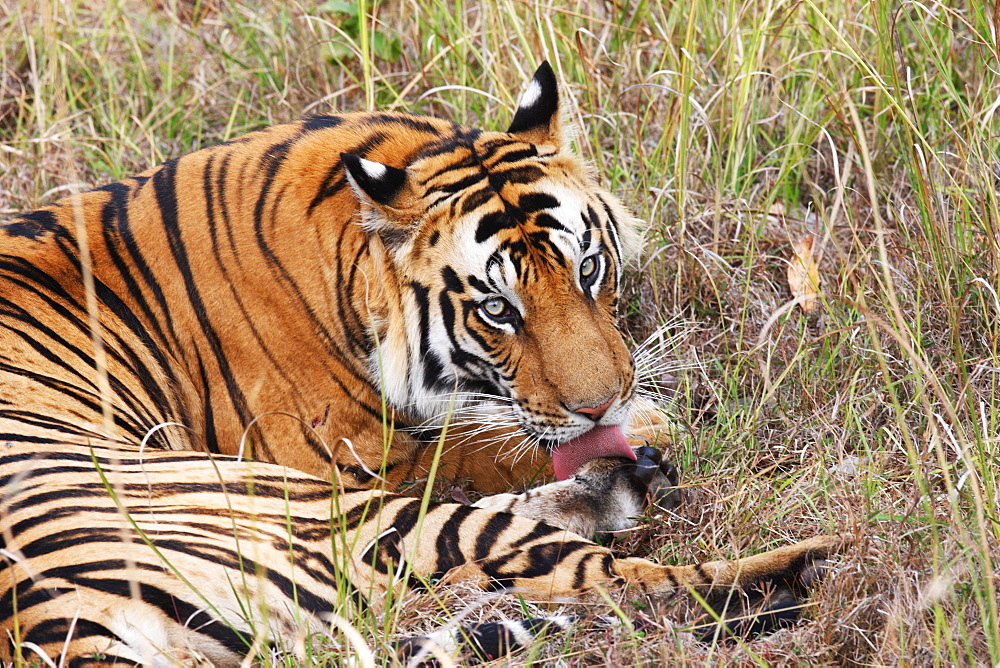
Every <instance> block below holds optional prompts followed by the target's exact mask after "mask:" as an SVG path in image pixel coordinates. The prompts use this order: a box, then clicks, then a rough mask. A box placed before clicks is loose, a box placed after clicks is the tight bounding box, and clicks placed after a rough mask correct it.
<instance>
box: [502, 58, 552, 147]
mask: <svg viewBox="0 0 1000 668" xmlns="http://www.w3.org/2000/svg"><path fill="white" fill-rule="evenodd" d="M507 132H509V133H510V134H512V135H518V138H519V139H523V140H524V141H526V142H528V143H530V144H553V145H555V146H561V145H562V143H563V142H562V136H561V133H560V127H559V84H558V82H557V81H556V74H555V72H553V71H552V67H551V66H550V65H549V61H547V60H544V61H542V64H541V65H539V66H538V69H537V70H535V76H533V77H531V81H530V82H529V83H528V88H527V89H526V90H525V91H524V93H523V94H522V95H521V99H520V101H519V102H518V103H517V111H516V112H514V120H513V121H511V123H510V127H509V128H507Z"/></svg>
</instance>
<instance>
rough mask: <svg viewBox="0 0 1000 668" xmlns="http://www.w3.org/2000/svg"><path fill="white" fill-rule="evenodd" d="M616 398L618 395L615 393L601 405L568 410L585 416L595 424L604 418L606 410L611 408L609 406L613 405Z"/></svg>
mask: <svg viewBox="0 0 1000 668" xmlns="http://www.w3.org/2000/svg"><path fill="white" fill-rule="evenodd" d="M617 398H618V393H617V392H615V393H614V394H612V395H611V396H610V397H609V398H608V400H607V401H605V402H604V403H603V404H600V405H598V406H580V407H579V408H573V409H570V410H572V411H573V412H574V413H579V414H580V415H585V416H587V417H588V418H590V419H591V420H593V421H594V422H597V421H598V420H600V419H601V418H602V417H604V414H605V413H607V412H608V409H609V408H611V404H613V403H615V399H617Z"/></svg>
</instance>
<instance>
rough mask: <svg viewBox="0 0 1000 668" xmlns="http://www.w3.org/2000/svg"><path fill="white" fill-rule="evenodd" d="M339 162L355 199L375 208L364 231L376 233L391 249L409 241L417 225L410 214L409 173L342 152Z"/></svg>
mask: <svg viewBox="0 0 1000 668" xmlns="http://www.w3.org/2000/svg"><path fill="white" fill-rule="evenodd" d="M340 161H341V163H342V164H343V165H344V173H345V174H346V175H347V180H348V182H349V183H350V184H351V189H352V190H354V194H355V196H357V198H358V199H359V200H361V201H362V202H367V203H368V204H370V205H371V207H372V213H371V214H370V215H367V216H366V217H365V221H364V225H365V228H366V229H368V230H371V231H373V232H377V233H378V234H379V236H381V237H382V240H383V241H384V242H386V244H387V245H390V246H395V245H398V244H399V243H400V242H402V241H403V240H404V239H406V238H407V237H408V236H409V234H410V231H411V230H412V229H413V224H414V219H413V216H412V215H410V214H408V213H407V211H408V209H409V208H410V206H411V205H412V204H413V199H414V197H413V189H412V188H411V186H410V180H409V174H408V173H407V171H406V170H405V169H399V168H398V167H390V166H389V165H383V164H382V163H381V162H375V161H373V160H365V159H364V158H359V157H358V156H356V155H354V154H353V153H341V154H340Z"/></svg>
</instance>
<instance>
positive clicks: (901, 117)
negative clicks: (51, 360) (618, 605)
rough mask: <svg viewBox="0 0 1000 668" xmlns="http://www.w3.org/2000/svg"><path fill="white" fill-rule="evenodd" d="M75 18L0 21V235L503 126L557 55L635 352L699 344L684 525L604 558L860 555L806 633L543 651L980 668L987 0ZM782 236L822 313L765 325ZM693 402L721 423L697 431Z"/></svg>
mask: <svg viewBox="0 0 1000 668" xmlns="http://www.w3.org/2000/svg"><path fill="white" fill-rule="evenodd" d="M90 5H91V3H82V2H62V3H35V2H28V1H25V2H18V1H17V0H0V53H2V54H3V64H4V67H3V70H2V72H0V214H9V213H13V212H15V211H24V210H30V209H33V208H35V207H37V206H39V205H42V204H45V203H47V202H50V201H52V200H54V199H56V198H58V197H60V196H62V195H65V194H66V193H67V188H68V187H70V186H72V185H73V184H75V183H81V184H84V185H88V186H89V185H97V184H99V183H103V182H107V181H110V180H114V179H118V178H121V177H124V176H126V175H128V174H132V173H136V172H139V171H141V170H143V169H145V168H146V167H148V166H149V165H151V164H153V163H156V162H160V161H162V160H164V159H166V158H168V157H172V156H176V155H180V154H182V153H185V152H188V151H191V150H194V149H196V148H198V147H201V146H204V145H207V144H210V143H214V142H217V141H221V140H225V139H227V138H230V137H232V136H235V135H238V134H240V133H242V132H244V131H247V130H250V129H254V128H258V127H261V126H265V125H269V124H272V123H276V122H281V121H285V120H290V119H294V118H296V117H299V116H300V115H302V114H304V113H322V112H329V111H333V110H355V109H370V108H390V107H391V108H396V109H405V110H408V111H412V112H416V113H425V114H434V115H440V116H444V117H447V118H452V119H455V120H458V121H461V122H464V123H467V124H470V125H480V126H484V127H488V128H501V129H502V127H504V126H505V123H506V122H508V120H509V118H510V114H511V110H512V107H513V104H514V101H515V99H516V97H517V94H518V92H519V91H520V90H521V87H522V85H523V83H524V82H525V81H526V80H527V78H528V77H529V76H530V74H531V72H532V71H533V69H534V67H535V66H536V65H537V63H538V62H539V61H540V60H542V59H543V58H548V59H550V61H551V62H552V63H553V66H554V67H555V69H556V71H557V73H558V75H559V77H560V79H561V80H562V81H563V82H564V83H565V89H564V90H565V92H566V94H567V102H568V111H569V114H570V116H571V118H572V119H573V120H574V122H575V123H576V124H577V126H578V130H579V137H578V141H577V146H578V148H579V150H580V152H581V153H582V154H583V155H584V156H586V157H587V159H588V160H590V161H591V162H593V163H594V165H595V167H596V169H597V171H598V173H599V174H600V175H601V178H602V179H603V181H604V182H605V183H606V184H607V185H608V186H609V187H610V188H611V189H613V190H614V191H616V192H617V193H618V194H619V195H620V196H621V197H622V198H623V199H624V201H625V202H626V203H627V204H628V205H629V206H630V207H631V209H632V210H633V211H634V212H635V213H636V215H638V216H639V217H641V218H643V219H644V220H646V221H647V223H648V233H647V255H646V260H645V261H644V263H643V267H644V268H643V270H642V271H641V272H640V271H636V272H634V273H633V274H632V276H631V278H630V281H629V288H628V294H627V304H626V311H627V319H628V322H629V325H630V327H631V331H632V332H633V334H634V337H635V338H636V340H642V338H644V336H645V335H646V334H647V333H648V332H650V331H651V330H652V329H653V328H655V327H656V326H657V325H658V324H659V323H660V322H662V321H665V320H668V319H670V318H674V317H681V318H684V319H686V320H688V321H694V322H697V323H699V326H698V327H692V328H688V329H686V330H685V332H683V333H682V334H683V336H682V342H681V344H680V345H679V346H678V347H677V355H678V365H679V366H680V365H684V366H685V367H686V368H685V369H684V370H683V371H679V372H678V373H677V375H678V377H679V383H678V384H679V387H680V388H681V391H680V392H679V395H678V399H677V412H678V414H679V416H680V420H679V422H680V423H681V424H682V425H684V428H683V429H682V430H681V433H680V434H679V436H678V438H677V442H676V443H675V444H674V445H673V446H672V447H671V456H673V457H674V458H675V460H676V461H678V463H679V464H680V465H681V466H682V467H683V469H684V471H685V475H686V478H685V480H686V484H687V485H688V493H687V503H686V505H685V506H684V507H683V508H682V509H681V510H680V511H679V513H678V514H677V515H674V516H670V517H666V518H660V519H656V520H653V521H651V522H650V523H649V524H648V525H647V527H646V528H644V529H643V530H642V531H640V532H638V534H637V535H635V536H633V537H631V538H629V539H628V540H624V541H621V544H620V546H619V548H620V549H621V550H622V551H631V552H635V553H640V554H646V553H648V554H651V555H653V556H654V557H655V558H658V559H662V560H666V561H676V562H680V561H690V560H696V559H704V558H708V557H713V556H716V555H720V554H722V555H733V554H737V553H741V552H742V553H749V552H753V551H758V550H762V549H765V548H770V547H775V546H777V545H780V544H783V543H786V542H788V541H789V540H791V539H793V538H799V537H805V536H808V535H810V534H813V533H816V532H825V531H834V530H836V531H849V532H854V533H856V534H857V535H858V537H859V538H860V539H861V542H860V543H859V545H858V546H857V547H856V548H855V549H854V550H853V551H852V552H851V553H850V554H849V555H848V556H847V557H846V559H845V560H844V561H843V562H842V563H840V564H839V565H838V566H837V568H836V570H835V572H834V574H833V575H832V576H831V577H830V578H829V579H828V581H827V582H826V584H825V585H824V586H823V587H822V588H821V590H820V591H819V592H818V593H817V594H816V596H814V598H813V599H812V602H813V603H814V605H813V606H812V607H811V608H810V610H809V612H808V613H807V614H808V616H809V617H810V618H811V619H813V621H814V623H812V624H808V625H804V626H801V627H798V628H796V629H794V630H790V631H784V632H781V633H779V634H777V635H775V636H772V637H771V638H768V639H764V640H759V641H755V642H752V643H750V644H749V645H747V646H734V647H705V646H700V645H697V644H694V643H692V642H690V638H689V637H687V636H684V635H683V634H677V633H674V632H673V631H671V630H669V629H668V630H666V631H664V632H663V633H661V634H652V635H651V636H650V637H647V638H646V639H645V640H641V639H638V640H637V639H630V637H629V636H628V634H623V633H615V634H613V635H612V636H611V637H612V639H613V641H612V642H611V643H610V644H608V643H606V642H603V641H602V642H601V643H600V645H601V648H600V649H591V650H586V649H584V647H585V646H586V645H587V644H591V645H592V644H594V643H593V642H592V641H577V640H572V641H570V642H569V643H568V644H565V645H563V644H560V643H553V647H549V648H546V649H544V650H542V656H545V657H551V655H552V654H553V653H565V655H566V656H567V657H568V660H570V661H571V662H572V661H580V662H583V661H585V660H586V661H589V660H594V661H597V662H601V661H607V662H616V663H633V662H638V661H650V662H669V663H692V664H700V663H708V664H720V663H726V662H729V661H741V662H762V663H790V664H797V663H802V662H816V663H851V664H855V663H857V664H865V665H868V664H875V665H886V664H899V665H918V664H920V665H931V664H933V665H954V664H964V665H972V664H993V665H995V664H997V663H998V662H1000V619H998V610H997V606H998V600H997V598H998V597H997V594H998V585H997V582H996V577H997V572H998V569H1000V566H998V562H1000V520H998V482H1000V446H998V434H1000V298H998V290H1000V269H998V268H1000V262H998V257H1000V203H998V197H997V192H998V188H997V186H998V180H1000V120H998V118H1000V107H998V100H1000V77H998V75H997V72H998V71H1000V62H998V57H1000V46H998V44H997V36H996V35H997V28H996V25H997V23H996V21H997V14H996V10H995V9H994V8H993V7H991V6H990V4H989V3H984V2H968V3H964V4H963V3H945V4H928V3H918V2H888V1H887V0H874V1H873V2H871V3H856V2H845V1H844V0H837V1H833V0H825V1H824V0H803V1H802V2H773V1H768V0H761V1H759V2H751V1H749V0H747V1H743V2H740V1H736V0H732V1H730V2H724V3H714V2H708V1H706V0H691V2H687V3H659V2H642V1H640V2H635V3H617V4H613V3H604V2H584V3H568V2H567V3H562V2H560V3H555V4H547V3H538V2H528V1H523V2H522V1H514V0H496V1H495V2H487V3H484V4H481V5H466V6H463V7H460V8H459V9H457V10H456V9H454V8H453V5H452V3H447V2H443V1H439V0H417V1H416V2H385V3H376V2H365V3H362V7H361V8H360V11H356V12H355V13H354V14H350V13H338V12H334V11H330V9H332V8H336V7H337V6H339V5H337V3H327V5H325V6H324V5H321V4H320V3H317V4H292V5H284V3H247V4H246V5H244V4H241V3H236V2H231V1H228V0H214V1H205V2H202V3H200V4H198V5H196V6H194V5H192V4H191V3H188V2H182V1H177V2H172V1H167V0H165V1H163V2H159V3H146V2H143V3H140V2H114V1H112V2H108V3H105V4H104V5H103V6H102V7H101V8H99V9H90V8H89V7H90ZM279 5H282V6H279ZM578 5H579V8H577V7H578ZM258 6H260V7H263V8H260V9H258V8H257V7H258ZM324 7H325V8H324ZM352 21H353V22H352ZM776 205H777V206H776ZM779 207H780V212H783V215H779V214H780V212H779ZM806 234H812V235H815V237H816V248H817V252H818V254H819V266H820V275H821V277H822V281H823V291H824V292H823V302H822V308H821V312H820V313H819V315H817V316H814V317H807V316H805V315H804V314H803V313H802V312H801V311H800V310H799V309H797V308H792V309H790V310H787V312H784V313H783V314H781V315H779V316H778V317H776V318H772V316H773V315H774V314H775V313H776V312H777V311H778V310H779V309H780V308H781V307H782V306H783V305H784V304H786V303H787V302H788V301H789V300H790V299H791V295H790V294H789V291H788V288H787V285H786V282H785V269H786V262H787V260H788V259H789V258H790V257H791V244H792V243H793V242H795V241H797V240H798V239H800V238H801V237H802V236H804V235H806ZM702 403H707V404H708V405H709V406H710V407H711V408H712V412H713V413H714V416H710V417H709V418H707V419H702V420H701V421H700V422H697V423H695V422H693V416H694V415H695V410H694V407H695V406H696V404H702ZM446 602H447V603H448V604H449V605H450V606H451V607H452V609H453V610H456V609H457V610H460V609H461V608H462V607H463V606H464V604H463V603H462V602H460V601H457V600H456V599H455V596H454V595H447V596H446ZM492 605H493V604H492V603H487V604H486V605H485V608H486V609H487V610H488V609H490V608H491V606H492ZM412 610H413V612H412V614H410V615H401V616H400V619H399V621H398V624H397V627H398V628H399V629H400V630H406V631H415V630H428V628H432V627H433V624H437V623H439V620H440V618H441V617H440V614H441V613H440V608H439V606H438V603H437V602H436V601H434V600H432V599H430V598H426V599H422V600H420V601H417V602H416V603H415V604H413V607H412ZM430 611H433V614H434V615H436V617H435V618H434V621H433V622H430V624H431V625H430V626H428V624H429V623H428V622H426V621H424V620H423V617H425V616H426V615H427V614H431V612H430ZM479 612H480V611H476V613H475V614H479ZM368 624H369V626H367V627H366V626H365V625H364V624H362V625H361V628H362V632H363V633H368V632H369V631H371V632H373V633H374V632H375V631H379V632H381V631H384V630H385V629H379V628H378V627H379V626H380V622H379V621H378V620H374V619H373V620H369V621H368ZM421 624H424V626H423V627H421ZM390 630H392V629H390ZM373 642H374V641H373ZM318 656H319V658H323V656H322V655H318ZM588 657H589V658H588ZM755 657H756V658H755ZM327 658H329V660H331V661H335V660H336V652H332V653H331V654H330V656H329V657H327Z"/></svg>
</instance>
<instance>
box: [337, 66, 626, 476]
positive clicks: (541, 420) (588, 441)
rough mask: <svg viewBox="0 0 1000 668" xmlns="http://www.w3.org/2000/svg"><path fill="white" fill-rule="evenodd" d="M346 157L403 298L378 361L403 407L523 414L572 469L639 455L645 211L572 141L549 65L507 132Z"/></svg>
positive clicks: (557, 461)
mask: <svg viewBox="0 0 1000 668" xmlns="http://www.w3.org/2000/svg"><path fill="white" fill-rule="evenodd" d="M341 157H342V160H343V163H344V166H345V168H346V171H347V173H348V176H349V180H350V183H351V186H352V187H353V190H354V192H355V194H356V196H357V197H358V199H359V200H360V202H361V209H362V216H363V222H362V224H363V225H364V226H365V228H366V229H367V230H368V231H369V233H370V234H371V235H372V237H373V239H376V240H377V242H376V244H375V245H376V246H378V248H379V250H378V252H380V253H382V254H383V259H384V265H385V266H387V267H390V270H389V271H390V272H391V274H392V276H391V282H393V283H394V285H395V286H396V288H395V290H396V294H397V296H398V311H399V313H398V314H397V317H396V318H395V319H393V317H392V314H391V313H390V314H389V315H388V320H389V322H388V325H387V326H386V328H385V330H384V334H383V336H382V339H383V340H382V341H380V345H379V346H377V349H376V350H375V351H374V352H373V353H372V357H371V360H370V362H371V366H372V369H373V373H374V374H375V375H376V377H378V378H381V383H382V388H383V392H384V393H385V396H386V397H387V400H388V401H389V403H390V404H391V405H392V406H393V407H394V408H396V409H397V410H401V411H403V412H404V414H409V415H411V416H413V417H414V418H416V419H417V420H424V421H428V422H436V423H438V424H440V423H442V422H444V420H445V418H446V416H447V415H448V414H449V412H450V411H452V410H458V409H461V407H462V406H463V405H465V406H466V407H468V406H470V405H471V406H473V407H474V408H480V409H481V408H483V407H492V408H491V410H494V411H503V412H506V415H507V416H509V415H510V413H509V412H507V411H510V410H512V411H513V415H514V417H515V418H516V421H517V424H518V426H519V427H520V429H521V430H522V431H523V432H524V433H525V434H526V435H528V436H530V437H531V442H532V443H533V444H535V445H537V446H538V447H542V448H546V449H547V450H548V451H550V452H551V453H552V457H553V464H554V468H555V472H556V475H557V477H559V478H565V477H568V476H570V475H572V474H573V472H575V471H576V469H577V468H579V466H581V465H582V464H583V463H584V462H586V461H587V460H589V459H592V458H594V457H598V456H622V457H630V458H633V459H634V456H633V455H632V451H631V449H630V448H629V447H628V444H627V442H626V440H625V436H624V433H623V431H622V428H623V427H624V426H625V425H626V424H627V420H628V413H629V405H630V402H631V400H632V398H633V396H634V393H635V372H634V371H635V369H634V363H633V360H632V356H631V355H630V353H629V351H628V349H627V348H626V346H625V343H624V341H623V338H622V335H621V332H620V331H619V329H618V327H617V313H616V312H617V306H618V297H619V291H620V287H621V281H622V271H623V267H624V266H625V264H626V262H627V261H628V260H629V259H630V256H631V255H632V254H633V253H634V251H635V249H636V246H637V235H636V232H635V226H634V220H633V219H632V217H631V216H629V215H628V213H627V212H626V211H625V210H624V208H623V207H622V206H621V204H620V203H619V202H618V201H617V200H616V199H615V198H614V197H613V196H612V195H611V194H609V193H608V192H606V191H604V190H603V189H601V188H600V187H599V186H598V185H597V183H596V182H595V180H594V178H593V176H592V174H591V173H590V171H589V170H588V169H587V168H586V167H585V166H584V165H583V164H582V162H581V160H580V159H579V158H578V157H577V156H576V155H575V154H574V153H573V152H572V151H571V149H570V147H569V139H568V137H567V136H566V133H565V131H564V127H563V123H562V120H561V118H560V105H559V93H558V85H557V82H556V79H555V75H554V73H553V71H552V69H551V67H550V66H549V65H548V63H543V64H542V65H541V67H540V68H539V69H538V71H537V72H536V73H535V75H534V77H533V78H532V80H531V82H530V84H529V85H528V87H527V90H526V91H525V92H524V94H523V95H522V97H521V99H520V102H519V105H518V109H517V112H516V113H515V116H514V119H513V121H512V123H511V125H510V128H509V129H508V130H507V132H484V131H480V130H476V129H471V128H466V127H461V126H453V127H452V131H451V132H450V133H447V134H446V135H444V136H442V137H441V138H440V140H439V141H436V142H431V143H429V144H428V145H426V146H424V147H422V149H421V150H420V151H418V152H417V153H416V154H415V155H414V157H412V158H410V159H408V160H407V162H406V164H405V165H403V166H400V167H394V166H390V165H387V164H382V163H379V162H373V161H370V160H366V159H363V158H359V157H357V156H354V155H350V154H344V155H342V156H341ZM376 280H390V279H389V278H388V277H382V278H381V279H378V278H377V279H376ZM393 332H395V335H394V334H393ZM453 402H457V404H456V403H453ZM508 407H509V408H508Z"/></svg>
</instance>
